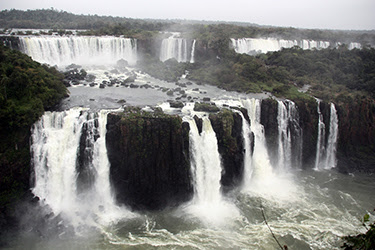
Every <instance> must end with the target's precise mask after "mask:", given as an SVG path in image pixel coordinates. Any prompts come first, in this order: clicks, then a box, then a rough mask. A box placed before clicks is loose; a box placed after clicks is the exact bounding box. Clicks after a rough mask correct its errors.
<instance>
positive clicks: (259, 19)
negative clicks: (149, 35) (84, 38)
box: [0, 0, 375, 30]
mask: <svg viewBox="0 0 375 250" xmlns="http://www.w3.org/2000/svg"><path fill="white" fill-rule="evenodd" d="M51 7H53V8H55V9H57V10H64V11H68V12H71V13H74V14H92V15H94V14H98V15H111V16H121V17H131V18H156V19H175V18H177V19H192V20H210V21H241V22H250V23H256V24H260V25H274V26H287V27H297V28H321V29H361V30H363V29H366V30H369V29H375V0H309V1H306V0H228V1H222V0H185V1H180V0H131V1H130V0H100V1H95V0H0V9H1V10H4V9H12V8H14V9H22V10H27V9H42V8H44V9H48V8H51Z"/></svg>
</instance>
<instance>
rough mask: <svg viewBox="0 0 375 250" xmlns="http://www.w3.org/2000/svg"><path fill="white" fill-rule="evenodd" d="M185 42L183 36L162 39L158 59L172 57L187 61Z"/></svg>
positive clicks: (162, 59)
mask: <svg viewBox="0 0 375 250" xmlns="http://www.w3.org/2000/svg"><path fill="white" fill-rule="evenodd" d="M187 55H188V51H187V42H186V39H184V38H175V37H169V38H166V39H163V41H162V43H161V50H160V61H162V62H164V61H166V60H168V59H171V58H174V59H176V60H177V61H178V62H187Z"/></svg>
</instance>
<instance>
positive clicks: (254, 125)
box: [243, 99, 272, 188]
mask: <svg viewBox="0 0 375 250" xmlns="http://www.w3.org/2000/svg"><path fill="white" fill-rule="evenodd" d="M260 104H261V101H260V100H258V99H250V100H244V101H243V105H244V107H245V108H246V109H247V111H248V114H249V118H250V122H251V124H250V130H251V132H253V133H254V153H253V156H252V159H251V161H252V163H251V168H252V170H251V171H249V172H252V175H251V176H245V177H246V178H245V179H244V186H245V188H246V187H247V186H249V185H251V178H257V179H263V178H267V176H270V175H272V165H271V163H270V159H269V155H268V150H267V146H266V139H265V135H264V128H263V125H262V124H261V123H260V112H261V110H260V107H261V106H260ZM245 171H247V170H245Z"/></svg>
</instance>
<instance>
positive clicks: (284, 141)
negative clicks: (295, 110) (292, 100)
mask: <svg viewBox="0 0 375 250" xmlns="http://www.w3.org/2000/svg"><path fill="white" fill-rule="evenodd" d="M288 111H289V110H287V108H286V106H285V104H284V102H282V101H278V113H277V122H278V130H279V131H278V134H279V135H278V152H277V153H278V167H279V169H280V170H285V169H287V168H289V167H290V165H291V158H292V140H291V134H290V130H289V126H288V125H289V119H290V113H289V112H288Z"/></svg>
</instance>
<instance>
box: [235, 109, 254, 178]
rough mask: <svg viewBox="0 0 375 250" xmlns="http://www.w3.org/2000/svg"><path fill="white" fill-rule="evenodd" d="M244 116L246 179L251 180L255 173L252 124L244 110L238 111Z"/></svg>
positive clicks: (243, 134) (243, 133)
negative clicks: (246, 117) (251, 139)
mask: <svg viewBox="0 0 375 250" xmlns="http://www.w3.org/2000/svg"><path fill="white" fill-rule="evenodd" d="M238 113H239V114H240V115H241V118H242V136H243V142H244V149H245V154H244V179H245V180H251V176H252V175H253V166H252V160H251V159H252V155H253V154H252V152H253V150H252V148H251V141H250V138H252V134H251V129H250V124H249V123H248V122H247V121H246V119H245V117H244V115H243V114H242V112H238Z"/></svg>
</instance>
